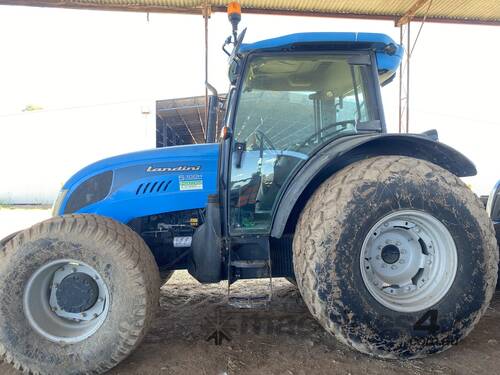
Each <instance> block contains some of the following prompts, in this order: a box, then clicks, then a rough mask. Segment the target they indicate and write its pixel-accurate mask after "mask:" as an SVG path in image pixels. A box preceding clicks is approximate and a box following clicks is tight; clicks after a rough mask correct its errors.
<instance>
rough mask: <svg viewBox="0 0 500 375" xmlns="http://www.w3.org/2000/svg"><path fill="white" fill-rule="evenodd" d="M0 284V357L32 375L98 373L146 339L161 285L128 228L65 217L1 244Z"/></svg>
mask: <svg viewBox="0 0 500 375" xmlns="http://www.w3.org/2000/svg"><path fill="white" fill-rule="evenodd" d="M0 285H1V286H2V287H1V288H0V321H2V322H4V324H1V325H0V356H2V357H4V359H6V360H7V361H8V362H10V363H12V364H13V365H14V366H15V367H16V368H18V369H23V370H25V371H26V372H32V373H40V374H68V373H103V372H105V371H107V370H109V369H111V368H112V367H114V366H116V365H117V364H118V363H119V362H120V361H121V360H123V359H124V358H125V357H126V356H128V355H129V354H130V353H131V352H132V351H133V350H134V349H135V348H136V347H137V345H139V343H140V342H141V340H142V338H143V337H144V335H145V334H146V331H147V329H148V327H149V326H150V324H151V321H152V319H153V314H154V312H155V311H156V308H157V306H158V299H159V285H160V280H159V274H158V268H157V266H156V263H155V261H154V258H153V256H152V254H151V252H150V250H149V249H148V248H147V246H146V244H145V243H144V241H143V240H142V239H141V238H140V237H139V236H138V235H137V234H136V233H135V232H133V231H132V230H131V229H129V228H128V227H127V226H125V225H122V224H119V223H117V222H115V221H113V220H111V219H107V218H103V217H99V216H95V215H69V216H62V217H57V218H53V219H50V220H48V221H45V222H42V223H40V224H37V225H35V226H33V227H32V228H30V229H27V230H26V231H24V232H21V233H20V234H18V235H17V236H15V238H13V239H12V240H11V241H9V242H7V243H6V245H5V247H4V252H3V254H2V256H0Z"/></svg>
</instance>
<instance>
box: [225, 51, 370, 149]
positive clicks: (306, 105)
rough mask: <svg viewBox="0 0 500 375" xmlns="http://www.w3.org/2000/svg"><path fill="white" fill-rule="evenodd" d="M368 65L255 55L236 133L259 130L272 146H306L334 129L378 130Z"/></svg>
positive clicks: (243, 136) (245, 136) (244, 138)
mask: <svg viewBox="0 0 500 375" xmlns="http://www.w3.org/2000/svg"><path fill="white" fill-rule="evenodd" d="M370 77H371V74H370V66H362V65H351V64H349V56H343V55H340V56H339V55H332V56H329V55H310V56H286V55H283V56H272V57H266V56H262V57H255V58H253V59H252V60H251V61H250V63H249V67H248V69H247V72H246V76H245V79H244V83H243V88H242V91H241V95H240V100H239V105H238V113H237V119H236V125H235V136H236V138H237V139H238V140H239V141H240V142H248V140H251V138H252V136H254V135H255V134H256V133H257V134H258V133H263V134H264V135H265V136H266V138H267V140H268V143H271V144H272V146H273V148H274V149H276V150H291V151H299V152H304V153H306V154H308V153H309V152H310V150H311V149H313V148H315V147H316V146H318V145H320V144H323V143H324V142H326V141H328V140H330V139H331V138H333V137H336V136H338V135H339V134H351V133H356V132H357V131H360V130H372V131H373V130H375V131H379V130H380V122H379V121H377V120H378V113H377V111H376V110H375V109H376V106H375V105H374V103H375V101H374V98H373V97H372V94H373V90H370V89H369V88H370V87H371V81H370Z"/></svg>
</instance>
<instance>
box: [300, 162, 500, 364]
mask: <svg viewBox="0 0 500 375" xmlns="http://www.w3.org/2000/svg"><path fill="white" fill-rule="evenodd" d="M293 251H294V267H295V275H296V278H297V281H298V286H299V289H300V291H301V293H302V296H303V297H304V300H305V302H306V304H307V306H308V307H309V309H310V311H311V313H312V314H313V315H314V316H315V317H316V318H317V319H318V321H319V322H320V323H321V324H322V325H323V327H324V328H325V329H326V330H327V331H329V332H331V333H332V334H334V335H335V336H336V337H337V338H339V339H340V340H341V341H343V342H344V343H346V344H348V345H350V346H351V347H353V348H355V349H357V350H359V351H361V352H364V353H368V354H372V355H376V356H379V357H384V358H414V357H420V356H425V355H427V354H430V353H435V352H439V351H442V350H444V349H446V348H448V347H450V346H451V345H453V344H455V343H457V342H458V341H459V340H460V339H462V338H463V337H465V336H466V335H467V334H468V333H469V332H470V331H471V330H472V328H473V327H474V325H475V324H476V323H477V322H478V320H479V318H480V317H481V316H482V314H483V313H484V311H485V310H486V308H487V306H488V304H489V302H490V300H491V297H492V295H493V291H494V289H495V284H496V278H497V264H498V249H497V246H496V243H495V237H494V232H493V228H492V225H491V222H490V220H488V217H487V215H486V212H485V211H484V208H483V207H482V205H481V202H480V201H479V200H478V199H477V197H476V196H475V195H474V194H473V193H472V192H471V191H470V190H469V189H468V188H467V187H466V186H465V185H464V184H463V183H462V182H461V181H460V180H459V179H458V178H457V177H456V176H454V175H452V174H450V173H449V172H448V171H446V170H444V169H442V168H440V167H438V166H436V165H434V164H432V163H429V162H426V161H422V160H417V159H413V158H408V157H396V156H385V157H376V158H372V159H367V160H364V161H361V162H358V163H355V164H352V165H351V166H349V167H347V168H345V169H344V170H342V171H340V172H339V173H337V174H336V175H334V176H332V177H331V178H329V179H328V180H327V181H326V182H325V183H323V184H322V185H321V186H320V187H319V188H318V189H317V191H316V192H315V193H314V194H313V196H312V197H311V198H310V200H309V202H308V203H307V205H306V207H305V208H304V210H303V212H302V214H301V216H300V219H299V222H298V224H297V228H296V232H295V238H294V243H293Z"/></svg>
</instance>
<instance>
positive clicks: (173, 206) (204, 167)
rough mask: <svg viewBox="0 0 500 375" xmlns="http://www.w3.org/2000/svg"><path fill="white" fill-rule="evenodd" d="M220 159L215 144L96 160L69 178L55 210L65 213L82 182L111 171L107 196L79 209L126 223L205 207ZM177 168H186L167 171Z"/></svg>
mask: <svg viewBox="0 0 500 375" xmlns="http://www.w3.org/2000/svg"><path fill="white" fill-rule="evenodd" d="M218 158H219V145H218V144H214V143H211V144H201V145H186V146H175V147H165V148H158V149H153V150H146V151H140V152H134V153H130V154H125V155H120V156H115V157H112V158H109V159H104V160H101V161H98V162H97V163H94V164H91V165H89V166H88V167H86V168H84V169H82V170H81V171H79V172H78V173H76V174H75V175H74V176H73V177H71V178H70V179H69V180H68V182H66V184H65V185H64V187H63V189H66V190H68V192H67V194H66V196H65V197H64V200H63V201H62V203H61V206H60V209H59V212H57V213H56V214H62V213H64V210H65V206H66V204H67V202H68V200H69V197H70V196H71V194H72V193H73V192H74V191H75V190H76V189H77V188H78V186H80V184H82V183H83V182H85V181H87V180H88V179H89V178H92V177H93V176H96V175H98V174H100V173H102V172H105V171H110V170H111V171H113V180H112V184H111V189H110V191H109V193H108V195H107V196H106V197H105V198H104V199H103V200H100V201H98V202H95V203H93V204H90V205H88V206H85V207H83V208H81V209H79V210H78V211H77V213H95V214H99V215H102V216H107V217H111V218H113V219H115V220H117V221H120V222H122V223H128V222H129V221H130V220H132V219H134V218H136V217H142V216H149V215H155V214H159V213H162V212H173V211H181V210H189V209H196V208H203V207H205V206H206V203H207V196H208V195H209V194H214V193H215V192H216V190H217V187H216V181H217V168H218ZM178 167H183V169H185V170H178V171H175V170H174V171H171V170H168V169H169V168H170V169H175V168H178ZM198 167H199V168H198ZM190 168H191V170H190ZM162 182H163V184H162ZM155 183H156V185H155ZM148 184H149V185H148ZM160 184H162V185H161V189H158V187H160ZM165 186H167V188H166V190H164V187H165ZM158 190H159V191H158Z"/></svg>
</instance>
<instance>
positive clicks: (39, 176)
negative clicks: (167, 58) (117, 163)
mask: <svg viewBox="0 0 500 375" xmlns="http://www.w3.org/2000/svg"><path fill="white" fill-rule="evenodd" d="M145 110H149V112H150V114H144V113H143V111H145ZM155 131H156V121H155V102H154V101H150V102H148V101H143V102H128V103H119V104H107V105H98V106H84V107H80V108H69V109H58V110H56V109H54V110H46V111H43V110H42V111H35V112H24V113H21V114H15V115H8V116H5V115H4V116H0V204H25V203H30V204H32V203H36V204H39V203H44V204H50V203H52V201H53V199H54V198H55V196H56V195H57V192H58V191H59V189H60V188H61V186H62V185H63V184H64V182H65V181H66V180H67V179H68V178H69V177H70V176H71V175H72V174H73V173H75V172H76V171H78V170H79V169H81V168H82V167H84V166H86V165H88V164H90V163H92V162H94V161H97V160H100V159H103V158H106V157H109V156H113V155H117V154H122V153H127V152H131V151H136V150H141V149H147V148H154V147H155Z"/></svg>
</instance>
